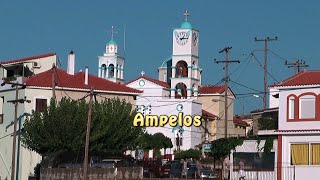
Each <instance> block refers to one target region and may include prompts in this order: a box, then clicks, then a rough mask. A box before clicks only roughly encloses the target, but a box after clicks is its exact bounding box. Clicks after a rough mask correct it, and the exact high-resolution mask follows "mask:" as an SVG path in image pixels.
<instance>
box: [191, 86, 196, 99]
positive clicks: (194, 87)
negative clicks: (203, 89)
mask: <svg viewBox="0 0 320 180" xmlns="http://www.w3.org/2000/svg"><path fill="white" fill-rule="evenodd" d="M195 90H196V84H193V85H192V89H191V96H194V91H195Z"/></svg>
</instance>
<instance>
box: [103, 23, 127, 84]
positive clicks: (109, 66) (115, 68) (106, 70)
mask: <svg viewBox="0 0 320 180" xmlns="http://www.w3.org/2000/svg"><path fill="white" fill-rule="evenodd" d="M115 33H116V32H115V31H114V28H113V26H112V30H111V40H110V41H109V42H108V43H107V44H106V46H105V52H104V54H103V56H99V71H98V76H99V77H101V78H104V79H107V80H110V81H113V82H116V83H120V84H123V83H124V73H123V71H124V58H123V57H121V56H120V55H119V54H118V44H117V43H116V42H115V40H114V34H115Z"/></svg>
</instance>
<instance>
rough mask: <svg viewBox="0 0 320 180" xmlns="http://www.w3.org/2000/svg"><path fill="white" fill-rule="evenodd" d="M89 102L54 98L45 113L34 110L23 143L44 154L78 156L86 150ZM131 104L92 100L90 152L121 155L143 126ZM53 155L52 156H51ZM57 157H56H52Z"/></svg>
mask: <svg viewBox="0 0 320 180" xmlns="http://www.w3.org/2000/svg"><path fill="white" fill-rule="evenodd" d="M88 107H89V106H88V103H87V102H85V101H84V100H82V101H74V100H71V99H67V98H63V99H62V100H61V101H60V102H55V101H53V100H51V102H50V106H49V107H48V108H47V109H46V111H44V112H43V113H40V112H34V111H33V112H32V115H31V116H30V118H29V119H28V120H26V121H25V123H24V131H23V134H22V138H23V143H24V144H25V145H26V147H27V148H29V149H30V150H33V151H35V152H37V153H39V154H40V155H43V156H45V157H48V158H49V157H53V156H54V155H55V154H58V155H59V156H58V155H56V157H63V156H68V157H70V156H71V157H75V156H78V155H79V154H80V155H82V154H83V152H84V145H85V134H86V124H87V117H88ZM134 115H135V112H134V111H132V106H131V104H129V103H127V102H125V101H124V100H123V101H121V100H119V99H106V100H104V101H102V102H99V103H98V102H95V103H93V109H92V120H91V123H92V124H91V134H90V149H89V155H90V156H95V155H102V154H103V155H108V156H114V155H121V154H122V152H124V151H125V150H126V149H127V147H130V146H132V145H134V144H135V143H137V139H139V137H140V136H141V135H143V133H144V130H143V128H140V127H133V126H132V121H133V117H134ZM49 159H50V158H49ZM53 159H54V158H53Z"/></svg>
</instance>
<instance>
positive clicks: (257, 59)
mask: <svg viewBox="0 0 320 180" xmlns="http://www.w3.org/2000/svg"><path fill="white" fill-rule="evenodd" d="M252 55H253V57H254V59H255V60H256V61H257V62H258V63H259V65H260V67H261V68H262V69H264V66H263V65H262V64H261V62H260V61H259V60H258V59H257V57H256V56H255V55H254V53H252ZM266 72H267V74H268V75H269V76H270V77H271V78H272V79H273V80H274V81H276V82H279V81H278V80H277V79H276V78H275V77H273V76H272V75H271V74H270V73H269V71H268V70H266Z"/></svg>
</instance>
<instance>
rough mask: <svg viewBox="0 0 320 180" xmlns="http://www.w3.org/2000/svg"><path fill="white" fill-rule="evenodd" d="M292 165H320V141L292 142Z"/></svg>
mask: <svg viewBox="0 0 320 180" xmlns="http://www.w3.org/2000/svg"><path fill="white" fill-rule="evenodd" d="M291 165H320V143H304V144H291Z"/></svg>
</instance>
